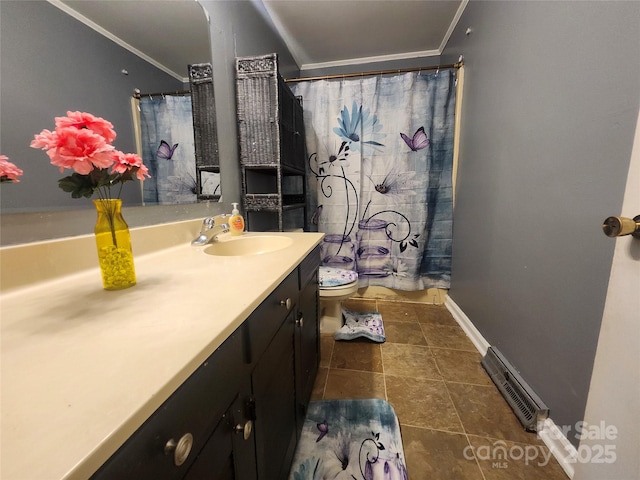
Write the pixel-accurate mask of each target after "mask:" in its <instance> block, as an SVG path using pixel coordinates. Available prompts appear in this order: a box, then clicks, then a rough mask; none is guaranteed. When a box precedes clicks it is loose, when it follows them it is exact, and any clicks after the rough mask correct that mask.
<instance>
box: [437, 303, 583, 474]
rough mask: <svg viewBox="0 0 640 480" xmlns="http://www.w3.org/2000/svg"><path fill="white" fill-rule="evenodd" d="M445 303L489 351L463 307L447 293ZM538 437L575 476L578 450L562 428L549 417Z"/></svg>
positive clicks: (475, 342) (473, 339)
mask: <svg viewBox="0 0 640 480" xmlns="http://www.w3.org/2000/svg"><path fill="white" fill-rule="evenodd" d="M444 305H445V306H446V307H447V310H449V312H450V313H451V315H452V316H453V318H454V320H455V321H456V322H458V325H460V328H462V330H464V333H466V334H467V336H468V337H469V339H470V340H471V342H472V343H473V345H474V346H475V347H476V349H477V350H478V352H480V354H481V355H482V356H484V355H485V354H486V353H487V349H488V348H489V347H490V346H491V345H490V343H489V342H487V340H486V339H485V338H484V337H483V336H482V334H481V333H480V331H479V330H478V329H477V328H476V327H475V325H474V324H473V322H471V319H470V318H469V317H467V315H466V314H465V313H464V312H463V311H462V309H461V308H460V307H459V306H458V304H456V302H454V301H453V299H452V298H451V297H450V296H449V295H447V296H446V298H445V300H444ZM538 437H539V438H540V439H541V440H542V441H543V442H544V444H545V445H546V446H547V448H548V449H549V451H550V452H551V454H552V455H553V457H554V458H555V459H556V460H557V461H558V463H559V464H560V466H561V467H562V469H563V470H564V472H565V473H566V474H567V476H568V477H569V478H573V474H574V465H575V462H576V458H577V457H578V450H577V449H576V447H574V446H573V444H572V443H571V442H569V440H568V439H567V437H566V436H565V435H564V434H563V433H562V430H561V429H560V428H559V427H558V426H557V425H556V424H555V422H554V421H553V420H552V419H551V418H547V419H546V420H545V421H544V422H543V424H542V428H541V429H540V430H539V431H538Z"/></svg>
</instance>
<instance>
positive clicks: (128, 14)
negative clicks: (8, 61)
mask: <svg viewBox="0 0 640 480" xmlns="http://www.w3.org/2000/svg"><path fill="white" fill-rule="evenodd" d="M0 1H1V0H0ZM48 1H49V3H51V4H53V5H55V6H57V7H58V8H60V9H62V10H64V11H65V12H67V13H68V14H70V15H72V16H73V17H75V18H77V19H78V20H80V21H81V22H83V23H85V24H86V25H88V26H89V27H91V28H93V29H94V30H97V31H98V32H100V33H102V34H103V35H105V36H107V37H108V38H110V39H111V40H113V41H114V42H116V43H118V44H119V45H121V46H123V47H124V48H126V49H128V50H130V51H133V52H134V53H136V54H137V55H139V56H140V57H142V58H144V59H145V60H147V61H148V62H150V63H152V64H153V65H155V66H156V67H158V68H160V69H162V70H164V71H165V72H167V73H169V74H170V75H173V76H174V77H176V78H178V79H179V80H182V81H183V82H188V81H189V78H188V77H189V75H188V72H187V65H189V64H193V63H205V62H210V61H211V42H210V41H209V18H208V16H207V14H206V12H205V10H204V9H203V8H202V5H200V4H199V3H198V2H197V1H194V0H108V1H107V0H101V1H87V0H48Z"/></svg>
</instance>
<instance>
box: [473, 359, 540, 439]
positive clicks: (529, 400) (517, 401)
mask: <svg viewBox="0 0 640 480" xmlns="http://www.w3.org/2000/svg"><path fill="white" fill-rule="evenodd" d="M481 363H482V366H483V367H484V369H485V370H486V371H487V373H488V374H489V376H490V377H491V380H493V383H495V384H496V386H497V387H498V390H500V393H502V396H503V397H504V398H505V400H506V401H507V403H508V404H509V406H510V407H511V408H512V409H513V411H514V413H515V414H516V416H517V417H518V420H520V423H522V425H523V426H524V428H525V430H528V431H530V432H536V431H538V423H539V422H542V421H543V420H544V419H546V418H547V417H548V416H549V408H548V407H547V406H546V405H545V404H544V402H543V401H542V400H541V399H540V397H538V395H536V394H535V392H534V391H533V390H532V389H531V387H530V386H529V385H527V383H525V381H524V380H523V379H522V377H521V376H520V374H518V372H517V371H516V369H515V368H514V367H513V365H511V363H509V361H508V360H507V359H506V358H505V357H504V355H502V353H500V351H499V350H498V349H497V348H495V347H489V348H488V349H487V354H486V355H485V356H484V357H483V359H482V362H481Z"/></svg>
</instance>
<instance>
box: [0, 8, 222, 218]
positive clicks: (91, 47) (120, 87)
mask: <svg viewBox="0 0 640 480" xmlns="http://www.w3.org/2000/svg"><path fill="white" fill-rule="evenodd" d="M0 8H1V15H0V18H1V21H2V44H1V45H0V48H1V56H2V72H3V82H2V85H1V87H2V88H1V102H2V110H3V111H2V113H3V115H2V119H1V121H2V124H1V129H0V153H2V154H3V155H7V156H8V157H9V159H10V161H12V162H13V163H15V164H16V165H17V166H19V168H21V169H22V170H23V171H24V174H23V175H22V176H21V177H20V183H14V184H3V186H2V189H1V190H0V195H1V201H0V208H1V211H2V213H3V214H7V213H19V212H44V211H57V210H77V209H84V208H93V206H92V204H91V201H90V200H89V199H84V198H82V199H74V198H71V196H70V195H69V194H68V193H65V192H63V191H62V190H61V189H60V188H58V180H59V179H60V178H62V177H63V176H65V175H68V174H69V173H70V172H69V171H66V172H64V173H61V172H60V171H59V170H58V169H57V168H56V167H54V166H53V165H51V164H50V162H49V158H48V157H47V156H46V154H44V153H43V152H42V151H39V150H35V149H32V148H30V147H29V144H30V142H31V141H32V140H33V137H34V135H35V134H36V133H39V132H40V131H41V130H43V129H53V127H54V118H55V117H57V116H65V115H66V114H67V112H68V111H81V112H89V113H92V114H93V115H96V116H98V117H102V118H104V119H106V120H108V121H109V122H111V123H112V124H113V126H114V130H115V131H116V133H117V137H116V139H115V140H114V141H113V145H114V146H115V147H116V148H117V149H118V150H121V151H123V152H140V153H142V154H143V155H142V156H143V158H144V159H145V164H146V163H147V159H149V158H152V159H153V160H155V161H156V162H157V165H155V166H154V169H155V173H156V175H155V179H154V182H150V184H149V189H151V187H153V188H155V193H147V192H146V191H145V192H143V188H142V186H141V184H140V183H139V182H137V181H135V182H128V183H127V184H126V185H125V186H124V188H123V191H122V194H121V198H122V199H123V203H124V205H127V206H134V205H143V204H146V205H149V204H169V203H189V202H194V201H195V200H196V195H195V194H196V193H197V187H196V185H195V155H194V152H193V130H192V123H191V118H190V115H191V110H190V98H189V95H169V94H172V93H174V92H184V91H185V90H189V81H188V65H189V64H193V63H204V62H211V53H210V51H211V44H210V41H209V24H208V19H207V16H206V14H205V12H204V10H203V9H202V6H201V5H200V4H199V3H197V2H194V1H192V0H191V1H186V0H185V1H173V2H153V4H150V3H149V2H131V1H110V2H84V1H67V2H60V1H57V0H56V1H51V2H45V1H34V2H22V1H4V0H3V1H2V2H1V5H0ZM69 8H73V9H76V10H77V11H78V12H80V13H75V12H74V11H72V10H69ZM80 17H82V20H83V21H80V20H79V19H78V18H80ZM98 21H99V22H101V24H102V25H99V24H98V23H97V22H98ZM105 35H106V36H105ZM116 42H118V43H116ZM134 42H137V43H134ZM167 45H172V47H171V48H169V47H167ZM154 48H155V50H154ZM145 49H146V50H145ZM145 52H149V53H145ZM161 62H163V63H161ZM135 92H138V93H139V94H140V95H139V100H137V101H135V100H134V98H133V95H134V93H135ZM154 92H159V93H160V94H161V95H159V96H157V97H154V96H153V95H148V94H149V93H154ZM145 94H146V95H145ZM162 94H165V95H162ZM145 98H146V100H144V99H145ZM167 99H170V101H169V102H167ZM175 99H186V101H185V100H178V101H175ZM179 102H182V103H183V104H182V105H181V106H180V107H179V108H178V110H179V111H180V114H181V115H180V116H179V118H178V119H177V121H175V122H172V121H169V120H167V119H166V118H163V117H162V116H161V115H160V114H161V113H162V114H164V113H166V112H167V111H168V110H171V109H170V108H168V107H167V106H166V104H168V103H170V104H172V105H173V103H179ZM146 103H149V104H153V103H155V104H158V105H160V104H164V106H163V105H160V107H157V106H156V107H153V108H151V110H150V113H149V114H148V115H147V118H146V120H143V117H142V116H141V115H140V114H142V113H143V112H145V110H146V109H147V107H146V106H144V104H146ZM138 121H139V123H138ZM158 125H160V126H161V127H162V126H164V127H163V128H164V130H162V129H159V127H158ZM174 132H175V136H174ZM145 138H146V142H147V146H146V147H144V145H143V142H144V141H145ZM145 148H146V152H145ZM162 162H164V163H162ZM150 170H151V168H150ZM216 176H217V177H219V175H218V174H216V175H215V176H213V177H211V178H207V179H205V180H203V181H202V182H201V183H202V185H201V186H200V188H201V189H200V191H201V192H206V193H208V194H210V197H211V198H213V197H214V195H219V193H220V192H219V178H215V177H216ZM145 183H146V182H145ZM145 188H146V185H145ZM159 191H164V193H163V194H162V195H159V194H158V192H159ZM150 208H154V207H150Z"/></svg>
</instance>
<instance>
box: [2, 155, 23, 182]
mask: <svg viewBox="0 0 640 480" xmlns="http://www.w3.org/2000/svg"><path fill="white" fill-rule="evenodd" d="M22 173H23V172H22V170H20V169H19V168H18V167H16V166H15V165H14V164H13V163H11V162H10V161H9V157H7V156H6V155H0V182H19V181H20V180H18V177H19V176H20V175H22Z"/></svg>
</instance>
